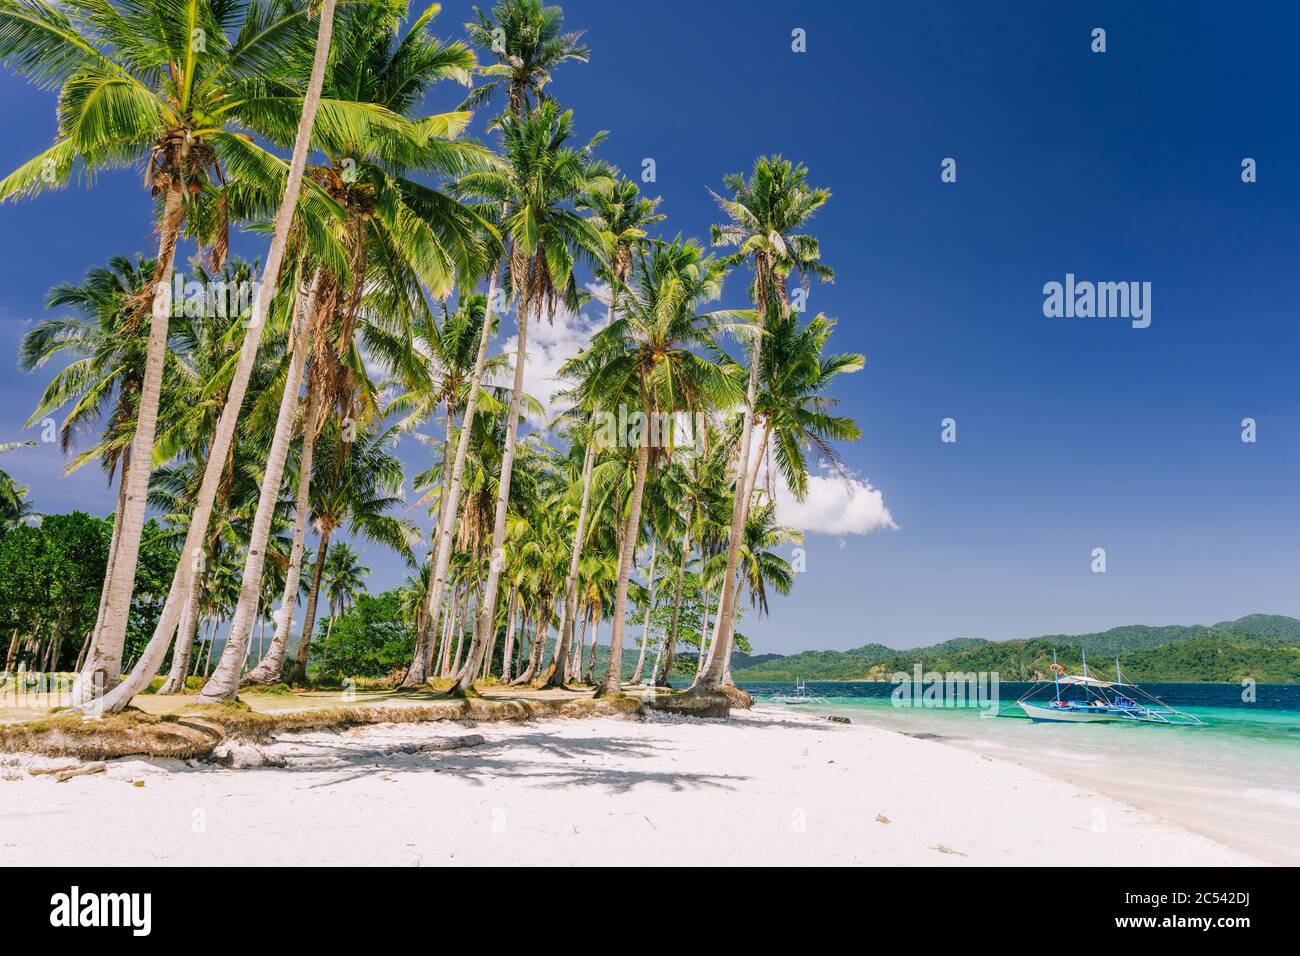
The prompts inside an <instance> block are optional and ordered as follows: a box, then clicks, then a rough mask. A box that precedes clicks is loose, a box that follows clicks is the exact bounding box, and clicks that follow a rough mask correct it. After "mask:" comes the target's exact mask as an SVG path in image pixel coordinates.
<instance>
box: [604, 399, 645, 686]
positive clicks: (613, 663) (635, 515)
mask: <svg viewBox="0 0 1300 956" xmlns="http://www.w3.org/2000/svg"><path fill="white" fill-rule="evenodd" d="M648 418H649V413H647V420H648ZM649 468H650V442H649V438H648V436H646V435H642V436H641V441H640V444H639V447H638V448H637V453H636V483H635V484H633V486H632V501H631V503H630V504H629V505H628V509H627V525H626V527H625V528H624V531H623V547H622V551H621V553H620V554H619V557H618V585H617V586H616V588H615V590H614V622H613V624H612V625H611V628H610V632H609V667H608V668H607V669H606V671H605V677H604V680H602V681H601V686H600V689H599V690H598V691H596V696H597V697H600V696H603V695H606V694H617V693H620V692H621V691H622V690H623V618H624V616H625V615H626V613H627V589H628V583H629V582H630V581H631V579H632V559H633V556H634V555H635V554H636V539H637V532H638V531H640V530H641V499H642V497H643V496H644V495H645V476H646V472H647V471H648V470H649Z"/></svg>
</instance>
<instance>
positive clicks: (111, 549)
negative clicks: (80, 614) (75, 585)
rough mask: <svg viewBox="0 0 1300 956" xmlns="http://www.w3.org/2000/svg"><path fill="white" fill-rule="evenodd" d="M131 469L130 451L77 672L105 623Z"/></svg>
mask: <svg viewBox="0 0 1300 956" xmlns="http://www.w3.org/2000/svg"><path fill="white" fill-rule="evenodd" d="M130 470H131V455H130V453H128V454H126V455H124V456H123V457H122V465H121V474H119V475H118V477H117V504H116V505H115V506H114V508H113V532H112V534H111V535H109V538H108V560H107V561H106V562H105V563H104V584H103V586H102V587H101V588H100V591H99V610H98V612H96V615H95V627H94V628H93V629H92V630H91V632H90V633H89V634H88V635H87V636H86V640H85V641H83V642H82V646H81V654H79V655H78V657H77V666H76V671H77V673H81V668H82V666H83V665H84V664H85V661H86V657H87V655H88V653H89V652H90V650H91V649H92V648H93V645H94V643H95V635H96V634H98V633H99V629H100V627H102V626H103V623H104V609H105V608H107V607H108V589H109V586H110V585H111V584H112V582H113V559H114V558H115V557H116V556H117V542H118V539H119V538H121V537H122V513H123V512H124V511H125V509H126V485H127V474H128V473H129V472H130Z"/></svg>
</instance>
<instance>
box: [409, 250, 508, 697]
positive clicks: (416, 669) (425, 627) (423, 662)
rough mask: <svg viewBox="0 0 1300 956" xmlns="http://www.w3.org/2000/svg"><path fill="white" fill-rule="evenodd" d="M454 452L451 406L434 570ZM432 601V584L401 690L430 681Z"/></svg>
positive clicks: (431, 553)
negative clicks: (448, 455) (448, 457)
mask: <svg viewBox="0 0 1300 956" xmlns="http://www.w3.org/2000/svg"><path fill="white" fill-rule="evenodd" d="M492 278H493V280H495V279H496V275H495V274H493V277H492ZM487 309H488V314H489V315H490V314H491V310H492V303H491V296H489V299H488V306H487ZM482 344H483V340H482V338H481V337H480V352H481V353H482V355H483V357H484V360H485V361H486V358H487V351H486V349H483V348H482V347H481V346H482ZM471 402H472V404H473V405H477V404H478V395H477V388H475V395H474V397H473V399H472V400H471ZM469 422H470V417H469V415H468V414H467V415H466V416H465V418H464V420H463V422H462V425H461V427H462V428H466V427H467V426H468V425H469ZM466 449H467V450H468V445H467V446H466ZM450 450H451V408H450V405H449V406H448V408H447V424H446V429H445V431H444V432H443V439H442V494H441V495H440V496H439V504H438V520H437V522H436V523H435V525H434V529H433V541H432V547H431V548H430V550H429V560H430V561H431V562H432V563H433V565H434V566H436V565H437V563H438V546H439V543H440V542H441V541H442V526H443V522H444V521H448V520H451V521H454V520H455V519H454V518H453V517H451V516H450V510H451V509H449V508H448V507H447V495H448V493H449V490H450V489H449V487H448V486H449V484H450V481H451V474H450V472H449V469H450V468H451V467H452V464H451V463H450V462H448V460H447V453H448V452H449V451H450ZM456 451H457V453H458V454H459V452H460V443H459V442H457V445H456ZM458 490H459V489H458ZM458 497H459V495H458ZM458 503H459V502H458ZM432 598H433V588H432V582H430V587H429V590H428V593H427V594H426V595H425V615H424V617H425V620H424V622H423V624H422V626H420V628H419V630H418V632H417V633H416V637H415V652H414V653H413V654H412V655H411V666H410V667H408V668H407V669H406V676H405V677H404V678H402V684H401V686H403V687H418V686H419V685H420V684H423V683H424V682H425V681H427V680H428V679H429V666H430V663H431V662H432V660H433V654H434V650H435V643H436V640H435V639H436V637H437V634H438V631H437V624H436V623H434V624H433V626H429V621H430V620H431V619H434V618H436V615H435V614H434V613H433V605H431V604H430V603H429V602H430V601H431V600H432ZM438 600H439V601H441V600H442V596H441V595H439V596H438ZM408 681H409V683H408Z"/></svg>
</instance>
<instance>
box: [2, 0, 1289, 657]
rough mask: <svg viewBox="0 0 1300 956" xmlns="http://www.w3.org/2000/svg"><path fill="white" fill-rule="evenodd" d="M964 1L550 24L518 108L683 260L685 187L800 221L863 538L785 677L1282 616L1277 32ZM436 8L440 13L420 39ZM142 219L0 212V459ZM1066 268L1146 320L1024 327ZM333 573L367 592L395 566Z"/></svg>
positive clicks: (1191, 10)
mask: <svg viewBox="0 0 1300 956" xmlns="http://www.w3.org/2000/svg"><path fill="white" fill-rule="evenodd" d="M981 6H984V7H986V8H985V9H977V8H976V5H973V4H967V3H961V2H952V3H926V4H904V3H898V4H854V5H848V4H843V3H805V4H799V5H798V6H797V7H795V6H794V5H791V4H788V3H775V2H757V3H745V4H743V5H742V4H738V3H714V4H700V3H679V2H670V0H662V2H660V3H656V4H654V5H651V6H643V5H628V4H609V3H601V2H586V0H581V2H580V0H575V2H570V3H566V4H564V7H565V11H566V16H567V21H568V24H569V26H570V27H571V28H574V29H583V28H585V29H586V30H587V37H586V40H587V42H588V43H589V44H590V46H591V47H592V51H593V52H592V60H591V62H590V63H589V64H586V65H569V66H566V67H563V68H562V69H560V70H559V71H557V74H556V78H555V82H554V84H553V86H552V88H551V89H552V92H553V94H554V95H555V96H556V97H557V98H559V99H560V100H561V101H562V102H564V103H565V104H566V105H568V106H572V107H573V108H574V110H575V115H576V119H577V122H578V125H579V127H580V128H581V129H582V130H583V131H584V132H594V131H595V130H597V129H608V130H609V131H610V136H609V138H608V140H607V143H606V146H605V149H604V154H605V155H606V157H607V158H608V159H610V160H611V161H613V162H615V163H617V164H618V165H620V166H621V167H622V168H623V169H624V170H625V171H626V172H628V173H629V174H635V173H638V172H639V171H640V169H641V168H642V160H643V159H644V158H646V157H650V158H653V159H654V160H655V165H656V171H657V181H656V182H655V183H647V184H645V186H644V188H645V190H646V191H647V193H649V194H650V195H660V196H662V197H663V206H662V211H663V212H665V213H667V215H668V217H669V218H668V221H667V222H666V223H665V225H664V229H665V231H666V232H668V233H675V232H678V231H680V232H683V233H685V234H687V235H695V236H701V237H704V236H707V229H708V226H709V224H710V223H712V222H714V221H716V219H717V215H718V214H717V210H716V207H715V206H714V204H713V203H712V201H711V199H710V197H709V195H708V193H707V192H706V187H713V188H720V180H721V177H722V175H723V174H725V173H728V172H733V171H739V170H744V169H747V168H748V167H749V166H751V165H752V162H753V160H754V158H755V157H756V156H757V155H759V154H763V153H781V154H783V155H785V156H787V157H789V158H792V159H796V160H798V161H801V162H803V163H805V164H806V165H807V166H808V167H809V168H810V170H811V174H810V180H811V181H812V182H813V183H815V184H817V185H822V186H826V187H829V188H830V189H831V190H832V191H833V194H834V195H833V198H832V200H831V202H830V203H829V204H828V205H827V207H826V208H825V210H824V212H823V213H822V214H820V215H819V216H818V218H817V219H816V220H815V221H814V224H813V231H815V233H816V234H817V235H818V237H819V238H820V240H821V243H822V249H823V255H824V258H825V260H826V261H827V262H828V263H830V264H831V265H832V266H833V267H834V268H835V270H836V274H837V277H836V281H835V284H834V285H831V286H816V287H814V289H813V292H812V296H811V299H810V303H809V304H810V307H811V308H812V309H813V310H816V311H824V312H826V313H827V314H829V315H831V316H834V317H836V318H838V319H839V321H840V325H839V328H838V331H837V342H836V344H837V346H838V347H839V348H840V349H843V350H853V351H860V352H863V353H865V354H866V356H867V368H866V369H865V370H864V371H862V372H860V373H858V374H857V375H854V376H851V377H850V378H849V379H848V380H846V381H844V383H843V384H842V386H841V387H840V388H839V389H838V392H837V396H838V397H839V398H840V399H842V401H843V408H844V410H845V411H846V412H847V413H848V414H851V415H853V416H855V417H856V418H857V419H858V421H859V422H860V423H861V425H862V428H863V432H864V437H863V440H862V441H861V442H859V443H857V444H856V445H853V446H849V447H846V448H845V449H844V450H843V458H844V461H845V463H846V465H847V466H848V467H849V468H850V469H851V470H852V471H853V473H854V474H855V475H856V477H857V479H858V480H859V481H863V482H869V483H870V485H871V486H872V487H873V488H874V489H877V490H878V491H879V493H880V494H881V495H882V496H883V504H884V506H885V507H886V508H887V509H888V511H889V513H890V514H891V515H892V517H893V521H894V523H895V524H896V525H897V527H896V528H894V529H883V530H876V531H874V532H872V533H870V534H838V533H836V534H822V533H818V534H811V535H810V536H809V539H808V543H807V571H806V572H805V573H804V574H802V575H801V576H800V577H799V579H798V581H797V584H796V589H795V592H794V593H793V594H792V595H791V596H790V597H789V598H786V599H782V600H780V601H777V602H775V603H774V604H773V613H772V617H771V618H770V620H765V621H762V622H755V621H753V620H752V615H751V618H750V619H748V620H746V622H745V623H744V625H742V627H743V629H745V630H746V631H747V632H748V633H749V634H750V635H751V636H752V637H753V638H754V640H755V644H756V646H757V649H758V650H762V651H782V652H785V651H791V650H797V649H803V648H810V647H831V648H845V647H853V646H858V645H861V644H863V643H867V642H869V641H880V642H883V643H887V644H892V645H895V646H900V647H902V646H912V645H917V644H923V643H930V642H933V641H938V640H943V639H946V638H949V637H955V636H972V637H986V638H991V639H1003V638H1011V637H1025V636H1031V635H1034V634H1039V633H1044V632H1071V631H1083V630H1093V629H1100V628H1105V627H1109V626H1113V625H1117V624H1126V623H1149V624H1164V623H1175V622H1181V623H1191V622H1213V621H1218V620H1222V619H1225V618H1231V617H1236V616H1238V615H1240V614H1244V613H1249V612H1253V611H1264V612H1276V613H1289V614H1300V597H1298V595H1300V589H1298V588H1297V587H1296V581H1297V578H1298V577H1300V554H1298V548H1297V545H1298V544H1300V536H1298V534H1297V528H1298V527H1300V504H1297V480H1296V479H1297V476H1298V475H1300V467H1298V466H1300V451H1298V449H1300V400H1298V399H1297V393H1296V385H1295V372H1296V369H1297V367H1300V337H1298V336H1297V333H1296V330H1295V320H1296V318H1297V303H1300V279H1298V278H1297V270H1296V255H1297V252H1300V242H1298V240H1300V226H1298V225H1297V222H1298V221H1300V217H1298V216H1297V214H1298V213H1300V175H1297V165H1298V164H1300V130H1297V126H1296V123H1295V97H1296V93H1297V91H1298V90H1300V83H1297V71H1298V70H1300V67H1297V65H1296V60H1295V57H1294V55H1293V50H1292V49H1291V48H1290V44H1291V42H1292V41H1291V38H1293V37H1294V36H1295V35H1296V33H1297V31H1298V30H1300V11H1297V10H1296V9H1282V8H1281V7H1280V6H1274V5H1266V4H1261V5H1252V4H1240V3H1237V4H1226V3H1225V4H1213V5H1211V4H1192V3H1155V2H1144V3H1142V4H1130V3H1115V4H1068V5H1064V4H1040V3H1029V2H1026V3H998V4H990V5H981ZM468 12H469V5H468V4H462V3H459V2H454V0H453V2H448V3H445V4H444V6H443V12H442V14H441V16H440V17H439V18H438V21H437V26H438V29H437V32H438V33H439V35H441V36H444V37H447V36H455V35H459V33H460V24H461V23H462V22H463V21H464V20H465V19H466V17H467V14H468ZM1095 27H1101V28H1104V29H1105V30H1106V45H1107V50H1106V52H1105V53H1103V54H1097V53H1093V52H1091V50H1090V45H1091V42H1092V41H1091V32H1092V30H1093V29H1094V28H1095ZM795 28H802V29H803V30H805V31H806V35H807V52H805V53H795V52H793V51H792V50H791V31H792V30H793V29H795ZM455 95H456V94H455V92H454V91H446V92H445V94H444V95H440V96H439V95H435V96H434V97H433V100H432V101H431V102H432V103H433V104H434V105H437V106H438V107H439V108H446V106H448V105H450V103H451V102H453V100H454V97H455ZM0 102H3V103H4V106H5V112H6V114H7V115H8V117H9V120H8V123H7V124H6V128H7V135H6V136H5V137H3V139H0V166H2V167H4V169H5V170H6V171H7V170H9V169H12V168H13V167H14V166H16V165H18V163H20V162H21V161H23V160H25V159H27V158H28V157H29V156H31V155H32V154H33V153H35V152H37V151H38V150H39V149H41V148H43V147H44V146H45V145H47V144H48V143H49V142H50V140H51V137H52V136H53V133H54V115H53V99H52V97H51V96H50V95H49V94H46V93H42V92H40V91H38V90H35V89H34V88H31V87H29V86H27V85H26V84H24V83H23V82H22V81H20V80H17V79H15V78H14V77H13V76H12V75H11V74H9V73H0ZM946 157H952V158H954V159H955V160H956V161H957V181H956V182H955V183H943V182H941V181H940V163H941V161H942V160H943V159H944V158H946ZM1245 157H1252V158H1254V159H1255V160H1256V162H1257V164H1258V182H1255V183H1252V184H1246V183H1243V182H1242V181H1241V162H1242V159H1243V158H1245ZM148 215H149V203H148V201H147V200H146V198H145V194H144V193H143V191H142V190H141V187H140V178H139V175H138V174H137V173H135V172H123V173H117V174H113V175H109V176H105V177H103V178H102V179H101V180H100V181H99V183H98V184H97V185H96V187H95V188H94V189H93V190H85V189H72V190H69V191H67V192H64V193H61V194H60V193H56V194H50V195H46V196H43V197H41V198H39V199H37V200H35V201H29V202H26V203H23V204H20V205H17V206H15V205H6V206H4V207H3V208H0V244H2V246H0V249H2V253H3V254H0V352H2V353H3V354H5V355H8V356H11V358H9V359H6V360H5V362H4V365H3V366H2V367H3V368H4V369H5V372H4V374H3V375H2V376H0V407H3V408H4V409H5V412H6V414H5V416H4V419H3V420H4V421H5V422H7V424H5V426H4V427H3V429H0V432H2V434H0V439H5V440H10V439H14V438H18V437H20V428H21V425H22V423H23V421H24V420H25V419H26V417H27V414H28V412H29V411H30V409H31V407H32V405H33V403H34V401H35V398H36V396H37V395H38V394H39V391H40V389H41V387H42V386H43V384H44V381H45V376H44V375H41V374H37V375H34V376H26V375H23V374H21V373H19V372H17V370H16V367H15V363H14V361H13V359H12V356H13V355H14V354H15V352H16V347H17V342H18V339H19V337H20V336H21V335H22V333H23V331H24V329H25V328H26V327H27V325H28V323H30V322H31V321H33V320H36V319H39V318H40V317H41V316H42V314H43V312H42V306H41V302H42V298H43V295H44V293H45V291H46V290H47V289H48V287H49V286H51V285H53V284H55V283H56V282H60V281H68V280H73V279H76V278H78V277H79V276H80V275H81V274H82V273H83V272H84V270H85V269H86V268H87V267H88V266H90V265H93V264H97V263H101V262H103V261H104V260H105V259H107V258H108V257H109V256H110V255H112V254H115V253H119V252H137V251H138V252H151V251H152V248H153V242H152V240H151V237H150V223H149V219H148ZM260 248H261V245H260V241H259V240H257V239H255V238H253V237H246V238H245V239H243V240H241V241H240V242H239V243H238V249H239V251H241V252H243V253H245V254H249V255H255V254H257V253H258V251H259V250H260ZM1066 273H1074V274H1075V275H1076V276H1077V277H1078V279H1080V280H1092V281H1139V282H1150V283H1151V287H1152V302H1151V305H1152V310H1151V318H1152V321H1151V325H1150V327H1149V328H1146V329H1134V328H1132V327H1131V326H1130V324H1129V323H1128V322H1127V321H1123V320H1117V319H1101V318H1070V319H1066V318H1047V317H1045V316H1044V314H1043V286H1044V284H1045V283H1047V282H1051V281H1058V282H1060V281H1064V278H1065V275H1066ZM747 281H748V280H747V277H745V276H743V275H737V276H735V277H733V279H732V280H731V282H730V285H729V288H728V290H727V294H726V298H725V301H726V302H728V303H731V304H740V303H741V302H742V301H743V297H744V291H745V286H746V284H747ZM576 327H577V328H580V327H581V326H580V325H579V326H576ZM506 334H507V335H508V334H509V329H507V330H506ZM553 338H554V340H555V341H556V342H557V343H561V344H562V339H563V331H560V332H557V333H555V334H554V336H553ZM1248 416H1249V417H1252V418H1254V419H1256V421H1257V422H1258V441H1257V442H1255V443H1253V444H1246V443H1243V442H1242V441H1241V420H1242V419H1243V418H1245V417H1248ZM947 417H951V418H954V419H955V420H956V422H957V439H958V440H957V441H956V443H951V444H949V443H943V442H941V441H940V422H941V420H942V419H944V418H947ZM402 454H403V456H404V457H405V458H406V459H407V460H408V461H409V462H411V463H412V464H413V465H420V464H421V463H422V461H423V456H424V455H425V454H426V452H425V451H424V449H423V448H421V447H420V446H419V445H416V444H415V443H413V442H412V443H408V444H407V445H404V446H403V449H402ZM62 466H63V462H62V461H61V460H60V458H59V455H58V452H57V450H56V449H55V448H53V447H47V446H42V447H40V448H38V449H35V450H26V451H24V452H17V453H14V454H12V455H10V456H7V459H6V461H5V462H4V467H5V468H6V469H7V470H9V471H10V472H11V473H12V474H14V475H15V477H17V478H18V479H19V480H20V481H23V482H25V483H27V484H29V485H30V486H31V488H32V492H33V496H34V498H35V501H36V505H37V507H38V508H39V509H40V510H44V511H51V512H53V511H60V510H67V509H71V508H74V507H81V508H86V509H90V510H97V511H100V512H107V511H109V510H111V495H110V492H109V490H108V489H107V488H106V486H105V484H104V480H103V476H102V474H100V473H98V472H96V471H94V470H93V469H90V468H87V469H84V470H83V471H82V472H80V473H78V474H77V475H74V476H71V477H60V473H61V469H62ZM1094 548H1105V549H1106V559H1107V571H1106V573H1104V574H1096V573H1093V572H1092V570H1091V565H1092V551H1093V549H1094ZM367 558H368V561H369V563H370V565H371V566H372V567H373V568H374V572H375V573H374V577H373V585H374V586H376V587H384V586H389V585H391V584H394V583H397V581H399V580H400V578H401V577H402V575H403V574H404V571H403V570H402V569H401V567H400V565H399V563H398V562H397V561H396V560H395V559H393V558H392V557H391V556H388V555H385V554H383V553H382V552H380V551H379V550H378V549H376V548H369V549H367Z"/></svg>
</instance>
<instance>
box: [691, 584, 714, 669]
mask: <svg viewBox="0 0 1300 956" xmlns="http://www.w3.org/2000/svg"><path fill="white" fill-rule="evenodd" d="M712 598H713V595H712V593H710V591H709V589H708V588H705V589H704V620H703V623H702V624H701V625H700V653H699V656H698V657H697V658H696V659H695V674H696V676H699V673H700V671H702V670H703V669H704V657H705V655H706V654H708V653H709V601H710V600H712Z"/></svg>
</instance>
